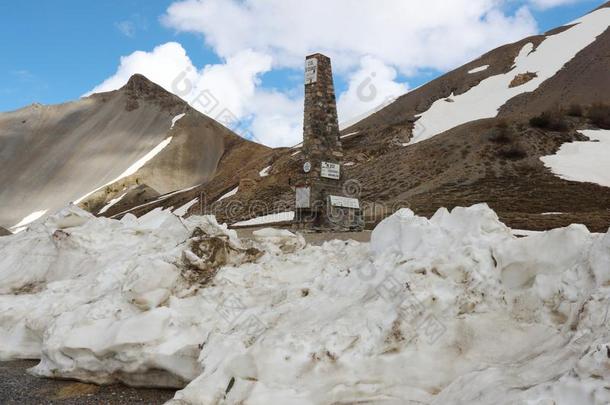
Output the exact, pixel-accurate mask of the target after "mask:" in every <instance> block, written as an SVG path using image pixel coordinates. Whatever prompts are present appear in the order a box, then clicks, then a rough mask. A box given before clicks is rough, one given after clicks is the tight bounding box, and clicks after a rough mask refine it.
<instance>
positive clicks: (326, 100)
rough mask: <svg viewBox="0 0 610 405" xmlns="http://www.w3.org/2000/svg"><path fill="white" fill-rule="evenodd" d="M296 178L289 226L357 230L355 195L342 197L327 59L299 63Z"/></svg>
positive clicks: (315, 56) (342, 180) (311, 58)
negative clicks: (301, 95) (301, 109)
mask: <svg viewBox="0 0 610 405" xmlns="http://www.w3.org/2000/svg"><path fill="white" fill-rule="evenodd" d="M300 156H301V157H302V162H301V163H302V168H301V173H300V174H299V176H298V177H297V182H296V187H295V193H296V197H295V198H296V215H295V222H296V224H297V225H298V226H299V227H300V228H304V229H311V230H319V231H323V230H336V231H340V230H359V229H362V215H361V211H360V202H359V201H358V199H357V196H348V195H346V192H345V182H346V181H347V179H346V178H345V175H344V173H343V172H342V170H341V161H342V159H343V152H342V148H341V137H340V134H339V121H338V118H337V103H336V99H335V89H334V85H333V75H332V68H331V63H330V58H328V57H327V56H324V55H322V54H319V53H316V54H313V55H310V56H308V57H307V58H306V59H305V115H304V119H303V149H302V154H301V155H300Z"/></svg>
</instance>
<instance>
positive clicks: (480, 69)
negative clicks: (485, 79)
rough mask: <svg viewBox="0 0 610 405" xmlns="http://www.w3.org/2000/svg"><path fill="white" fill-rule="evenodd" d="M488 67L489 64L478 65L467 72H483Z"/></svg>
mask: <svg viewBox="0 0 610 405" xmlns="http://www.w3.org/2000/svg"><path fill="white" fill-rule="evenodd" d="M488 68H489V65H483V66H479V67H478V68H474V69H472V70H469V71H468V73H469V74H474V73H479V72H484V71H486V70H487V69H488Z"/></svg>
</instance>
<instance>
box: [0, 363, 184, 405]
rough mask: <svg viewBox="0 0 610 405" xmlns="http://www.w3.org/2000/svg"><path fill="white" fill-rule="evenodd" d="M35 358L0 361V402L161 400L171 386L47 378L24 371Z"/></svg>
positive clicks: (170, 395)
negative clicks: (137, 386)
mask: <svg viewBox="0 0 610 405" xmlns="http://www.w3.org/2000/svg"><path fill="white" fill-rule="evenodd" d="M37 363H38V362H37V361H29V360H28V361H25V360H20V361H9V362H0V404H2V405H9V404H11V405H12V404H15V405H17V404H19V405H30V404H62V405H64V404H65V405H68V404H70V405H81V404H82V405H87V404H96V405H97V404H163V403H164V402H166V401H168V400H169V399H171V398H173V396H174V390H160V389H143V388H131V387H126V386H124V385H107V386H98V385H94V384H84V383H80V382H77V381H67V380H50V379H46V378H38V377H34V376H31V375H29V374H27V373H26V370H27V369H28V368H30V367H33V366H35V365H36V364H37Z"/></svg>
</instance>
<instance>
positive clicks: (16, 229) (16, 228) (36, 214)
mask: <svg viewBox="0 0 610 405" xmlns="http://www.w3.org/2000/svg"><path fill="white" fill-rule="evenodd" d="M46 213H47V210H41V211H36V212H32V213H31V214H30V215H27V216H26V217H25V218H23V219H22V220H21V221H19V222H18V223H16V224H15V225H13V226H11V227H10V228H9V230H10V231H11V232H13V233H19V232H22V231H24V230H25V229H26V228H27V225H29V224H31V223H32V222H34V221H36V220H37V219H39V218H42V217H43V216H44V214H46Z"/></svg>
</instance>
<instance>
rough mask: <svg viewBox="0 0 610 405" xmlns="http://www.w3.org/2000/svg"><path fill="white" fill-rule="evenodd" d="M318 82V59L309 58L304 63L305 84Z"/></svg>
mask: <svg viewBox="0 0 610 405" xmlns="http://www.w3.org/2000/svg"><path fill="white" fill-rule="evenodd" d="M317 81H318V59H316V58H311V59H307V60H306V61H305V84H311V83H315V82H317Z"/></svg>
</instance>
